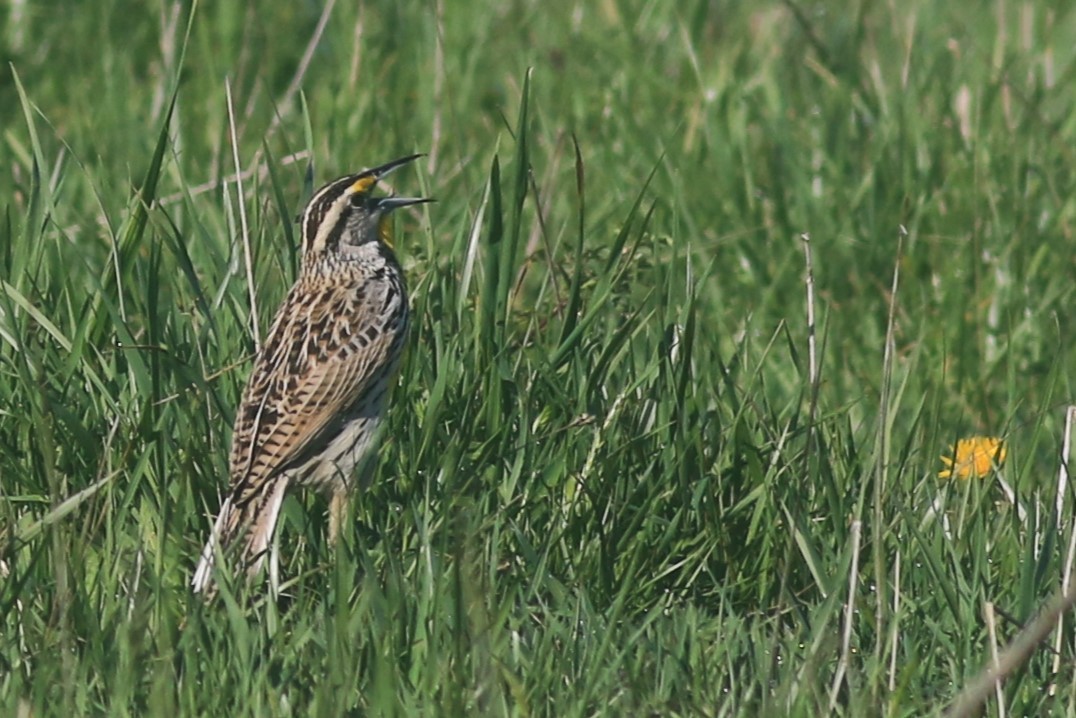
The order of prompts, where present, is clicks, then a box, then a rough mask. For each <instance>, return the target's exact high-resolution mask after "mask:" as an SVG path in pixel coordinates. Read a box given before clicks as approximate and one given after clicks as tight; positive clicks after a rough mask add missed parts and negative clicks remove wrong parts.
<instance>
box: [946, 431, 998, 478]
mask: <svg viewBox="0 0 1076 718" xmlns="http://www.w3.org/2000/svg"><path fill="white" fill-rule="evenodd" d="M1007 453H1008V447H1006V446H1005V442H1004V441H1002V440H1001V439H999V438H997V437H995V436H972V437H970V438H967V439H961V440H960V441H958V442H956V445H955V446H953V448H952V455H951V456H943V457H941V460H942V463H943V464H945V468H944V469H943V470H941V471H939V472H938V478H939V479H948V478H951V477H953V476H955V477H956V478H958V479H981V478H983V477H985V476H986V475H987V474H989V473H990V469H992V468H1000V467H1001V465H1002V464H1004V463H1005V455H1006V454H1007Z"/></svg>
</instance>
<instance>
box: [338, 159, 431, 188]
mask: <svg viewBox="0 0 1076 718" xmlns="http://www.w3.org/2000/svg"><path fill="white" fill-rule="evenodd" d="M419 157H422V154H421V153H420V154H415V155H408V156H407V157H401V158H399V159H397V160H393V161H392V162H386V163H385V164H383V165H381V166H380V167H374V168H373V169H368V170H366V171H365V172H360V173H358V174H357V175H355V176H354V180H355V182H354V184H352V185H351V191H352V192H353V193H358V192H366V191H367V190H369V189H371V188H372V187H373V186H374V185H375V184H377V182H378V180H380V179H381V178H382V177H384V176H386V175H388V174H389V173H390V172H392V171H393V170H395V169H396V168H398V167H403V166H404V165H405V164H407V163H408V162H414V161H415V160H417V159H418V158H419Z"/></svg>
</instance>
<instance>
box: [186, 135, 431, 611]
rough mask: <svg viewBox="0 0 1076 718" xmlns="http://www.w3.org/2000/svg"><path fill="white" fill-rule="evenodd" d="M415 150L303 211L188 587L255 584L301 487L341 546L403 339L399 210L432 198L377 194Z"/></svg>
mask: <svg viewBox="0 0 1076 718" xmlns="http://www.w3.org/2000/svg"><path fill="white" fill-rule="evenodd" d="M421 156H422V155H421V154H412V155H408V156H406V157H401V158H399V159H396V160H393V161H391V162H388V163H386V164H383V165H380V166H378V167H374V168H373V169H368V170H365V171H363V172H359V173H357V174H350V175H346V176H344V177H340V178H338V179H335V180H333V181H332V182H329V183H328V184H326V185H324V186H323V187H321V188H320V189H319V190H318V191H317V192H315V193H314V195H313V196H312V197H311V198H310V201H309V202H307V204H306V208H305V209H304V210H303V213H302V214H301V215H300V218H299V222H300V232H301V236H302V252H301V265H300V270H299V276H298V278H297V279H296V281H295V284H294V285H293V286H292V287H291V289H290V290H289V291H288V294H287V296H286V297H285V299H284V301H283V303H282V304H281V305H280V308H279V309H278V310H277V312H276V316H275V318H274V319H273V322H272V325H271V327H270V329H269V332H268V334H267V335H266V338H265V341H264V343H263V344H262V346H261V348H260V349H259V351H258V352H257V355H256V357H255V360H254V366H253V368H252V369H251V373H250V376H249V378H248V380H247V384H246V388H245V389H244V391H243V395H242V399H241V400H240V403H239V407H238V409H237V410H236V414H235V425H234V429H233V431H232V445H231V451H230V454H229V478H230V486H229V489H228V492H227V496H226V498H225V499H224V501H223V502H222V504H221V507H220V511H219V513H218V514H217V517H216V520H215V521H214V523H213V528H212V532H211V533H210V535H209V539H208V540H207V541H206V543H205V547H204V548H203V549H202V552H201V556H200V559H199V561H198V565H197V567H196V568H195V571H194V576H193V579H192V581H191V586H192V588H193V591H194V592H195V593H203V594H206V595H212V594H213V593H215V590H216V589H215V587H216V579H215V576H214V574H215V572H216V569H215V565H216V563H217V561H218V560H220V558H221V557H223V558H225V560H226V561H229V562H230V561H232V560H237V562H238V567H241V568H242V569H245V571H246V573H247V575H248V579H249V578H252V577H254V576H256V575H257V574H258V573H259V572H260V570H261V568H262V565H263V563H264V561H265V555H266V552H267V550H268V548H269V545H270V542H271V539H272V536H273V533H274V531H275V529H276V524H277V519H278V517H279V514H280V506H281V503H282V502H283V500H284V497H285V495H286V494H288V492H289V491H291V490H292V489H293V488H297V487H305V488H313V489H316V490H319V491H321V492H322V493H325V494H327V495H328V496H329V543H330V544H331V545H335V542H336V540H337V537H338V533H339V530H340V522H341V520H342V519H343V516H344V512H345V510H346V508H347V502H348V500H349V497H350V494H351V493H352V492H353V491H354V490H355V489H356V487H357V486H358V485H361V484H362V483H363V481H358V480H356V474H357V473H360V472H357V471H356V469H361V473H363V474H365V473H367V472H368V467H367V465H366V463H367V461H368V460H369V459H370V458H371V455H372V454H373V453H374V451H373V450H374V443H375V437H376V433H377V428H378V425H379V423H380V421H381V418H382V415H383V413H384V411H385V408H386V404H387V402H388V396H389V390H390V389H391V386H392V384H393V383H394V382H395V377H396V371H397V369H398V367H399V363H400V358H401V355H402V354H403V350H404V346H405V344H406V338H407V330H408V322H409V307H408V296H407V285H406V282H405V279H404V273H403V269H402V268H401V267H400V263H399V262H398V261H397V259H396V255H395V253H394V251H393V245H392V220H391V218H390V213H391V212H392V211H393V210H396V209H400V208H401V207H407V206H411V205H416V204H421V203H424V202H432V201H433V200H432V199H429V198H419V197H397V196H395V195H390V196H383V195H382V196H379V195H376V194H375V193H374V190H375V189H376V187H377V184H378V182H379V181H380V180H381V179H383V178H384V177H385V176H386V175H387V174H389V173H390V172H392V171H393V170H395V169H397V168H399V167H401V166H403V165H406V164H408V163H409V162H412V161H414V160H415V159H417V158H419V157H421Z"/></svg>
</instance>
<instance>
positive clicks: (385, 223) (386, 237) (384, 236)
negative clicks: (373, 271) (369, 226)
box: [377, 214, 396, 249]
mask: <svg viewBox="0 0 1076 718" xmlns="http://www.w3.org/2000/svg"><path fill="white" fill-rule="evenodd" d="M393 235H394V232H393V228H392V217H390V216H389V215H387V214H386V215H383V216H382V217H381V219H380V220H378V223H377V236H378V237H379V238H380V239H381V241H382V242H383V243H384V244H385V245H386V246H387V247H388V248H389V249H396V247H395V246H393V244H392V240H393V239H394V236H393Z"/></svg>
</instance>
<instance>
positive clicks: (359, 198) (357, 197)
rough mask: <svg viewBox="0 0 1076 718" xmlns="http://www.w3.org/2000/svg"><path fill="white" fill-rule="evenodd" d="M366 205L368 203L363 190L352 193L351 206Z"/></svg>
mask: <svg viewBox="0 0 1076 718" xmlns="http://www.w3.org/2000/svg"><path fill="white" fill-rule="evenodd" d="M365 205H366V195H364V194H363V193H361V192H356V193H355V194H353V195H351V206H352V207H363V206H365Z"/></svg>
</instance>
